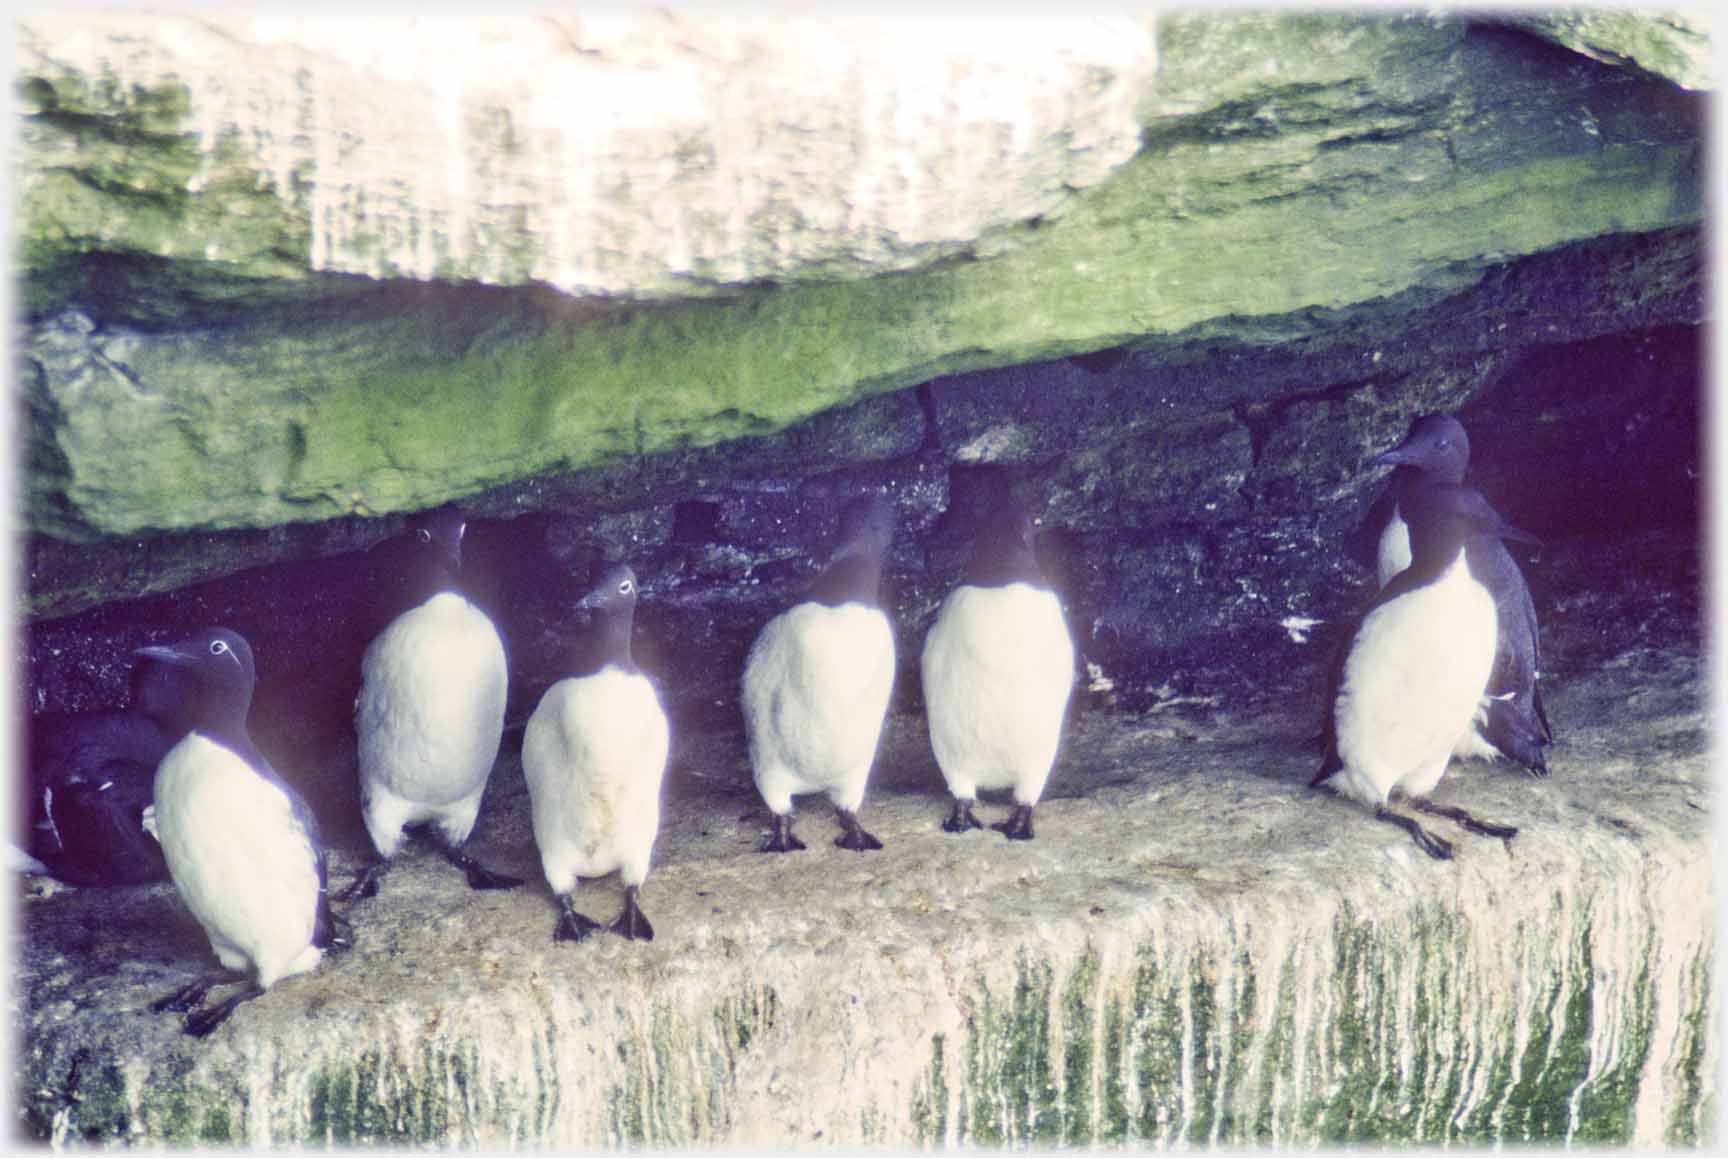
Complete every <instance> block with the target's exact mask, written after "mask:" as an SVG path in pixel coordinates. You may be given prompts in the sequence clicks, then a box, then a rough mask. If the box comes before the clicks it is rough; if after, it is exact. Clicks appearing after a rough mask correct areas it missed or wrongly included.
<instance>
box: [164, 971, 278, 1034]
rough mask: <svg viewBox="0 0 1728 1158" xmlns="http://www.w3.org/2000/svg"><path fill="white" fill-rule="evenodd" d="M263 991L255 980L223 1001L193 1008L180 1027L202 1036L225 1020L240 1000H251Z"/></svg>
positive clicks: (189, 1032)
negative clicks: (200, 1007) (202, 1007)
mask: <svg viewBox="0 0 1728 1158" xmlns="http://www.w3.org/2000/svg"><path fill="white" fill-rule="evenodd" d="M263 992H264V987H263V986H262V985H259V984H258V983H257V982H253V983H252V984H251V985H248V986H247V987H246V988H244V989H242V990H240V992H238V993H236V994H234V995H233V996H232V997H229V998H228V999H226V1000H225V1001H222V1002H219V1003H218V1004H216V1005H211V1006H207V1007H206V1008H204V1009H195V1010H193V1011H192V1012H191V1013H188V1014H187V1015H186V1020H185V1022H184V1023H183V1024H182V1026H181V1028H182V1029H184V1030H185V1031H186V1032H187V1033H188V1034H190V1035H192V1036H193V1037H203V1036H204V1035H206V1034H208V1033H209V1032H210V1031H211V1030H213V1029H215V1028H216V1027H217V1026H218V1025H221V1024H222V1023H223V1022H224V1021H227V1020H228V1015H229V1014H230V1013H233V1012H234V1010H235V1009H236V1008H237V1007H238V1006H239V1005H240V1003H241V1002H243V1001H251V1000H252V999H253V998H254V997H258V996H260V995H261V994H262V993H263Z"/></svg>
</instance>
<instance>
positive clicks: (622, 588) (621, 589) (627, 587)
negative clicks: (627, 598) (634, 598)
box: [618, 579, 635, 595]
mask: <svg viewBox="0 0 1728 1158" xmlns="http://www.w3.org/2000/svg"><path fill="white" fill-rule="evenodd" d="M634 586H635V584H633V583H631V582H630V580H628V579H626V580H624V581H623V582H622V583H620V584H618V594H620V595H628V594H630V592H631V590H632V589H633V588H634Z"/></svg>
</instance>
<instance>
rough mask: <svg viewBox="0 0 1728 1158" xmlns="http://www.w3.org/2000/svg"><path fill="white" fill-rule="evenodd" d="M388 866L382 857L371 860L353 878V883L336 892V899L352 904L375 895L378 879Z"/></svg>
mask: <svg viewBox="0 0 1728 1158" xmlns="http://www.w3.org/2000/svg"><path fill="white" fill-rule="evenodd" d="M389 868H390V862H389V861H387V860H384V859H383V858H382V857H380V858H379V859H378V860H375V861H373V862H372V863H371V864H369V865H367V866H366V867H365V868H363V869H361V870H360V874H359V875H358V876H356V877H355V878H354V883H353V884H351V885H349V886H348V887H347V888H345V889H343V890H342V891H341V892H339V893H337V894H336V899H337V900H339V901H342V902H344V903H348V904H352V903H353V902H355V901H363V900H365V899H366V898H368V897H375V896H377V895H378V880H379V878H381V877H382V876H383V875H384V873H385V872H386V870H388V869H389Z"/></svg>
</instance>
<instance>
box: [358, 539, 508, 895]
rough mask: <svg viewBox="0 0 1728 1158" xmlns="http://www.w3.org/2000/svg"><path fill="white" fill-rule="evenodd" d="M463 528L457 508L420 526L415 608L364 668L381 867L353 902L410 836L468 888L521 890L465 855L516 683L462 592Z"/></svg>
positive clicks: (363, 784) (374, 885)
mask: <svg viewBox="0 0 1728 1158" xmlns="http://www.w3.org/2000/svg"><path fill="white" fill-rule="evenodd" d="M466 530H467V524H466V523H465V522H464V520H463V518H462V513H461V511H460V510H458V509H457V508H456V507H454V506H444V507H439V508H437V509H436V510H433V511H429V512H426V513H425V514H422V515H420V516H418V517H417V518H416V519H414V520H413V522H412V523H411V524H410V534H411V541H412V543H413V544H414V547H415V549H414V552H413V555H412V558H411V559H409V560H408V562H407V574H406V576H405V587H404V602H405V603H406V604H407V605H408V606H407V610H405V611H403V612H402V613H401V614H399V615H397V616H396V617H395V618H394V619H393V620H391V621H390V624H389V626H387V627H386V628H384V630H383V631H382V632H380V633H379V634H378V637H377V638H376V639H374V640H373V641H372V642H371V643H370V644H369V645H367V648H366V654H365V656H364V657H363V658H362V659H361V664H360V673H361V674H360V694H359V696H358V697H357V698H356V699H355V702H354V728H355V732H356V733H357V736H358V739H359V762H360V803H361V809H362V811H363V813H364V815H365V820H366V831H367V832H368V833H369V834H370V835H371V837H372V845H373V848H375V849H376V850H377V853H378V859H377V860H375V861H374V862H373V863H371V864H370V865H368V866H367V867H366V868H365V869H363V870H362V871H361V873H360V875H359V876H358V877H357V878H356V879H355V881H354V883H353V884H352V885H350V886H349V887H348V888H347V889H346V890H344V892H343V896H344V897H345V898H350V899H358V898H364V897H370V896H373V895H374V894H376V893H377V891H378V879H379V877H381V876H382V875H383V874H384V871H385V869H386V868H388V867H389V864H390V859H391V858H392V857H394V856H395V855H396V853H397V851H398V850H399V849H400V848H401V846H402V841H403V837H404V835H405V830H406V829H408V828H411V827H412V828H421V827H424V829H425V830H426V831H428V833H429V835H430V836H431V838H432V840H433V841H434V842H435V843H436V844H437V845H438V847H439V849H440V850H441V851H442V852H443V854H444V857H445V859H447V860H448V861H449V862H450V863H451V864H453V865H455V866H456V867H457V868H459V869H461V870H462V871H463V872H464V873H465V874H466V875H467V878H468V885H469V887H470V888H475V889H505V888H514V887H515V886H517V885H519V884H521V883H522V881H521V880H520V879H519V878H517V877H510V876H504V875H503V874H500V873H495V872H492V871H491V870H489V869H486V868H485V867H483V866H482V865H480V864H479V863H478V862H476V861H475V860H474V859H473V858H472V857H470V856H469V855H468V854H467V853H466V852H464V851H463V849H462V845H463V843H464V842H465V841H467V839H468V835H469V833H471V832H472V831H473V830H474V822H475V820H476V819H477V818H478V816H479V814H480V800H481V797H482V796H484V795H485V792H486V781H487V778H488V777H489V776H490V775H491V773H492V765H493V763H494V762H495V761H496V760H497V757H498V744H499V741H500V740H501V739H502V737H503V734H504V702H505V694H506V691H507V686H508V674H507V669H506V665H505V658H504V641H503V639H502V638H501V637H500V636H499V634H498V628H497V627H496V626H494V625H493V623H492V620H491V619H490V618H489V617H488V616H487V615H486V613H485V612H484V611H483V610H481V608H480V607H478V606H477V605H476V604H475V603H474V602H473V601H472V600H470V599H469V598H468V597H467V595H466V594H465V593H464V591H463V588H462V584H461V579H460V574H461V567H462V536H463V533H464V532H465V531H466Z"/></svg>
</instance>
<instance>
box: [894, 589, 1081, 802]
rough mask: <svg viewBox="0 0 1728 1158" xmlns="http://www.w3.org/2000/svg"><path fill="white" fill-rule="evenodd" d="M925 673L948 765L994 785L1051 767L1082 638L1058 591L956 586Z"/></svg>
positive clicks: (931, 640) (942, 759) (930, 643)
mask: <svg viewBox="0 0 1728 1158" xmlns="http://www.w3.org/2000/svg"><path fill="white" fill-rule="evenodd" d="M922 672H923V678H924V699H925V708H926V714H927V715H928V717H929V724H930V740H931V745H932V746H933V747H934V748H935V750H936V757H937V762H938V763H939V764H941V766H942V768H943V771H944V773H949V774H952V773H953V772H961V773H963V774H964V775H965V777H966V778H967V779H968V780H971V781H975V782H976V783H977V784H979V785H980V786H982V787H985V788H989V787H997V786H1002V785H1005V784H1009V783H1014V782H1017V781H1019V780H1021V779H1022V778H1023V777H1026V776H1030V775H1034V774H1036V775H1038V776H1043V775H1047V774H1048V772H1049V768H1050V763H1051V761H1052V760H1054V759H1055V755H1056V747H1057V744H1058V742H1059V740H1060V738H1061V731H1062V719H1063V715H1064V713H1065V711H1066V709H1067V705H1068V697H1069V694H1070V692H1071V691H1072V689H1073V686H1074V643H1073V640H1072V638H1071V637H1070V636H1069V634H1068V626H1067V624H1066V622H1065V621H1064V620H1063V618H1062V605H1061V603H1060V602H1059V601H1058V600H1057V598H1056V596H1055V594H1054V593H1053V592H1050V591H1047V590H1043V589H1041V588H1037V587H1033V586H1031V585H1029V584H1025V583H1011V584H1008V585H1007V586H1004V587H973V586H971V585H969V584H962V585H961V586H959V587H956V588H955V589H954V591H953V592H952V593H951V594H950V595H949V596H948V598H947V599H946V600H944V601H943V604H942V609H941V610H940V611H939V612H938V613H937V616H936V622H935V623H934V624H933V625H932V626H931V628H930V633H929V635H927V636H926V637H925V640H924V654H923V657H922ZM1041 783H1042V782H1041V781H1040V784H1041Z"/></svg>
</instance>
